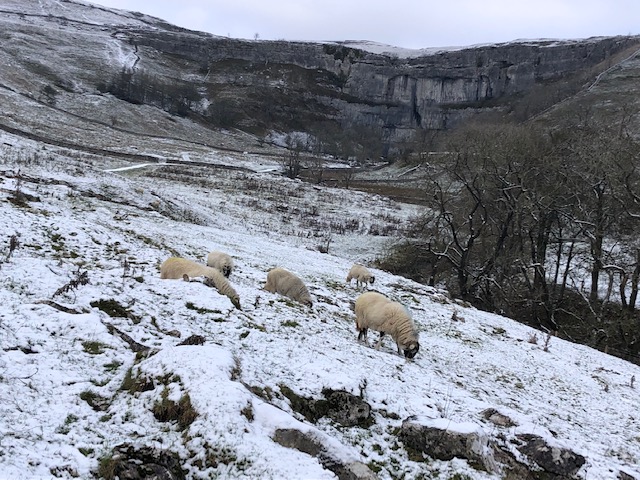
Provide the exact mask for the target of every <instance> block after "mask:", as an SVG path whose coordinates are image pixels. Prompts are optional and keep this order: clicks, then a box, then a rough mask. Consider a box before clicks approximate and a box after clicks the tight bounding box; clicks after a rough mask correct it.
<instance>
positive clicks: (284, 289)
mask: <svg viewBox="0 0 640 480" xmlns="http://www.w3.org/2000/svg"><path fill="white" fill-rule="evenodd" d="M264 289H265V290H266V291H267V292H271V293H279V294H280V295H284V296H285V297H289V298H290V299H291V300H295V301H296V302H300V303H302V304H304V305H308V306H310V307H311V306H312V305H313V302H312V301H311V295H309V290H307V287H306V286H305V285H304V283H303V282H302V280H301V279H300V278H299V277H297V276H296V275H294V274H293V273H291V272H289V271H288V270H285V269H284V268H273V269H271V270H269V272H268V273H267V283H266V284H265V286H264Z"/></svg>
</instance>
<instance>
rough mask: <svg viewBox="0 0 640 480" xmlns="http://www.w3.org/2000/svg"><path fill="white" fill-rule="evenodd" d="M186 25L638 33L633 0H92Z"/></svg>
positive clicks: (489, 39) (437, 36) (392, 39)
mask: <svg viewBox="0 0 640 480" xmlns="http://www.w3.org/2000/svg"><path fill="white" fill-rule="evenodd" d="M91 3H96V4H100V5H104V6H107V7H113V8H120V9H124V10H132V11H136V12H141V13H146V14H148V15H153V16H155V17H159V18H162V19H163V20H166V21H168V22H170V23H172V24H175V25H179V26H181V27H185V28H189V29H192V30H201V31H205V32H209V33H213V34H215V35H223V36H230V37H234V38H250V39H253V38H255V36H256V35H258V36H259V38H260V39H263V40H278V39H284V40H312V41H313V40H371V41H375V42H380V43H384V44H388V45H393V46H397V47H405V48H426V47H447V46H465V45H474V44H478V43H500V42H508V41H511V40H515V39H525V38H527V39H536V38H558V39H567V38H586V37H592V36H601V35H604V36H609V35H628V34H633V35H635V34H640V0H535V1H533V0H438V1H433V0H367V1H365V0H277V1H271V2H270V1H265V0H91Z"/></svg>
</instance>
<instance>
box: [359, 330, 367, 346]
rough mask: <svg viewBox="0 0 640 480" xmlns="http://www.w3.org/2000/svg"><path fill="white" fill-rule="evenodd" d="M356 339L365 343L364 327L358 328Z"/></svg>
mask: <svg viewBox="0 0 640 480" xmlns="http://www.w3.org/2000/svg"><path fill="white" fill-rule="evenodd" d="M358 341H359V342H364V343H365V344H366V343H367V329H366V328H361V329H360V330H358Z"/></svg>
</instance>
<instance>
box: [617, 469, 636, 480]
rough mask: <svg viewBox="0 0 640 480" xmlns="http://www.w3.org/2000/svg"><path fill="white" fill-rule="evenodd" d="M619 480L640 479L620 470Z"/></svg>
mask: <svg viewBox="0 0 640 480" xmlns="http://www.w3.org/2000/svg"><path fill="white" fill-rule="evenodd" d="M618 480H638V479H637V478H636V477H634V476H633V475H630V474H628V473H627V472H623V471H622V470H620V471H619V472H618Z"/></svg>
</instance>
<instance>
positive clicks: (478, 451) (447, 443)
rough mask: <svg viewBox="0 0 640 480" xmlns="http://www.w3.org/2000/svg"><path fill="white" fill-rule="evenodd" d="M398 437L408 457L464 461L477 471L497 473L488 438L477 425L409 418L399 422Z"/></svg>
mask: <svg viewBox="0 0 640 480" xmlns="http://www.w3.org/2000/svg"><path fill="white" fill-rule="evenodd" d="M399 437H400V440H401V441H402V443H404V445H405V448H406V449H407V450H408V451H409V453H410V454H411V453H416V452H418V453H423V454H426V455H428V456H429V457H431V458H436V459H438V460H452V459H453V458H464V459H466V460H468V461H469V463H470V464H471V465H472V466H474V467H476V468H481V469H484V470H487V471H488V472H497V471H498V466H497V464H496V462H495V459H494V458H493V452H492V450H491V449H490V448H489V440H488V437H487V435H486V434H485V433H484V431H483V430H482V428H481V427H480V426H478V425H475V424H471V423H464V424H460V423H455V422H452V421H449V420H447V419H445V418H438V419H422V420H417V419H414V418H410V419H407V420H405V421H404V422H402V428H401V430H400V434H399Z"/></svg>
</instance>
